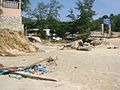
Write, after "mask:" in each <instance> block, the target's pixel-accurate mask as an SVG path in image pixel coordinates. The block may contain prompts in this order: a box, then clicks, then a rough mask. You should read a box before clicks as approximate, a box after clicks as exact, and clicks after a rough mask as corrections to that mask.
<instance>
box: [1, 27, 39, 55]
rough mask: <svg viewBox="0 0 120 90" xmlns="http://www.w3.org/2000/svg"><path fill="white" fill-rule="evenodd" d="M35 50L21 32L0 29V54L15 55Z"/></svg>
mask: <svg viewBox="0 0 120 90" xmlns="http://www.w3.org/2000/svg"><path fill="white" fill-rule="evenodd" d="M36 50H37V49H36V48H35V47H34V46H32V45H31V44H30V43H29V41H28V40H27V39H26V38H25V36H24V35H23V34H22V33H21V32H15V31H10V30H7V29H5V30H0V55H17V54H22V53H30V52H36Z"/></svg>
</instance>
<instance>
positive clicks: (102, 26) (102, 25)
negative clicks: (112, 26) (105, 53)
mask: <svg viewBox="0 0 120 90" xmlns="http://www.w3.org/2000/svg"><path fill="white" fill-rule="evenodd" d="M101 28H102V35H103V36H104V24H101Z"/></svg>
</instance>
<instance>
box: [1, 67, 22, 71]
mask: <svg viewBox="0 0 120 90" xmlns="http://www.w3.org/2000/svg"><path fill="white" fill-rule="evenodd" d="M19 68H24V66H18V67H17V66H15V67H5V66H4V67H0V70H10V71H12V70H13V71H14V70H18V69H19Z"/></svg>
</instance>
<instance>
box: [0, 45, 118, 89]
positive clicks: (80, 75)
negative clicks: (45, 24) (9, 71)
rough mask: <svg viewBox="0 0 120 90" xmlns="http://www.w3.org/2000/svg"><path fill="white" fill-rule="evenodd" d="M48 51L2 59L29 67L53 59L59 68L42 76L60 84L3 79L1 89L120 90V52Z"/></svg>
mask: <svg viewBox="0 0 120 90" xmlns="http://www.w3.org/2000/svg"><path fill="white" fill-rule="evenodd" d="M45 49H46V50H47V52H38V53H30V54H26V55H23V56H17V57H0V63H1V64H3V65H5V66H15V65H29V64H32V63H34V62H37V61H40V60H43V59H45V58H48V57H49V56H51V57H52V58H56V57H57V58H58V60H56V63H57V66H55V65H51V66H48V67H47V69H48V70H49V72H48V73H45V74H43V75H41V77H47V78H54V79H56V80H58V82H50V81H42V80H33V79H29V78H22V79H20V80H17V79H15V78H10V77H9V76H8V75H6V76H0V90H120V70H119V68H120V49H107V48H102V47H98V48H92V50H91V51H77V50H58V48H52V47H50V46H46V48H44V50H45Z"/></svg>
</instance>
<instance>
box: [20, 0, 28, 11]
mask: <svg viewBox="0 0 120 90" xmlns="http://www.w3.org/2000/svg"><path fill="white" fill-rule="evenodd" d="M21 4H22V6H21V9H22V11H26V10H28V8H29V5H30V0H21Z"/></svg>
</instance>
